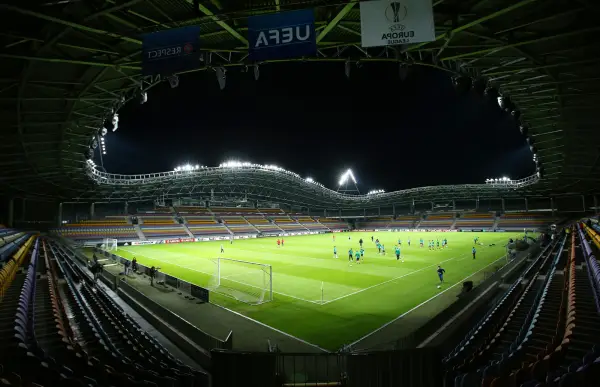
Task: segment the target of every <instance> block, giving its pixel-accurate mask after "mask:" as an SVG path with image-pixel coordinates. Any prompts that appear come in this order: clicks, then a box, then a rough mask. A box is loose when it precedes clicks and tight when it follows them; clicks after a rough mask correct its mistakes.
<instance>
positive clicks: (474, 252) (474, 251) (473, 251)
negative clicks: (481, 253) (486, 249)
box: [471, 246, 477, 259]
mask: <svg viewBox="0 0 600 387" xmlns="http://www.w3.org/2000/svg"><path fill="white" fill-rule="evenodd" d="M471 252H472V253H473V259H475V254H476V253H477V250H475V246H473V250H471Z"/></svg>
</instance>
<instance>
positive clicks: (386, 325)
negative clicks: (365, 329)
mask: <svg viewBox="0 0 600 387" xmlns="http://www.w3.org/2000/svg"><path fill="white" fill-rule="evenodd" d="M501 259H505V257H504V256H502V257H500V258H498V259H496V260H495V261H493V262H490V263H489V264H487V265H485V266H484V267H482V268H481V269H479V270H477V271H476V272H474V273H472V274H469V275H468V276H466V277H465V278H463V279H461V280H460V281H458V282H457V283H455V284H454V285H451V286H450V287H448V288H447V289H444V290H442V291H441V292H439V293H438V294H436V295H434V296H433V297H431V298H429V299H427V300H425V301H423V302H421V303H420V304H419V305H417V306H415V307H413V308H411V309H409V310H407V311H406V312H404V313H402V314H401V315H400V316H398V317H396V318H395V319H393V320H392V321H388V322H386V323H385V324H383V325H382V326H380V327H379V328H377V329H375V330H374V331H372V332H369V333H367V334H366V335H364V336H363V337H361V338H360V339H358V340H356V341H355V342H353V343H351V344H350V347H353V346H355V345H356V344H358V343H360V342H361V341H363V340H364V339H366V338H368V337H370V336H372V335H374V334H375V333H377V332H379V331H380V330H382V329H384V328H386V327H388V326H389V325H391V324H393V323H395V322H396V321H398V320H400V319H401V318H403V317H404V316H406V315H407V314H409V313H410V312H412V311H414V310H416V309H418V308H420V307H422V306H423V305H425V304H427V303H428V302H429V301H431V300H433V299H435V298H437V297H439V296H441V295H442V294H444V293H446V292H447V291H448V290H450V289H452V288H453V287H455V286H458V285H460V284H461V283H463V282H464V281H466V280H468V279H469V278H471V277H473V276H474V275H475V274H477V273H479V272H481V271H483V270H484V269H487V268H488V267H490V266H492V265H493V264H494V263H496V262H498V261H499V260H501Z"/></svg>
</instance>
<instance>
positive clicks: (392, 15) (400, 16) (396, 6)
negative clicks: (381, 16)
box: [385, 1, 408, 23]
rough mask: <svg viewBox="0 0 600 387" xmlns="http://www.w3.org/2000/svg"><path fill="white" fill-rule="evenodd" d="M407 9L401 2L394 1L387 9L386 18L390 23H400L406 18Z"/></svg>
mask: <svg viewBox="0 0 600 387" xmlns="http://www.w3.org/2000/svg"><path fill="white" fill-rule="evenodd" d="M407 12H408V11H407V9H406V6H405V5H402V3H400V2H399V1H392V2H391V3H390V5H388V6H387V8H386V9H385V17H386V18H387V19H388V21H389V22H390V23H400V22H401V21H402V20H404V18H406V14H407Z"/></svg>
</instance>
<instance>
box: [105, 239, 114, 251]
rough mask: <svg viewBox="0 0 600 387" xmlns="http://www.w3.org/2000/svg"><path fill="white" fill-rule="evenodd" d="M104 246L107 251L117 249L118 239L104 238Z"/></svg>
mask: <svg viewBox="0 0 600 387" xmlns="http://www.w3.org/2000/svg"><path fill="white" fill-rule="evenodd" d="M103 242H104V243H103V245H102V247H103V248H104V250H105V251H117V240H116V239H115V238H104V241H103Z"/></svg>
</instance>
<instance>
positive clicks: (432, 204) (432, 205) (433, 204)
mask: <svg viewBox="0 0 600 387" xmlns="http://www.w3.org/2000/svg"><path fill="white" fill-rule="evenodd" d="M434 208H435V203H434V202H431V212H433V209H434Z"/></svg>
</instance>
